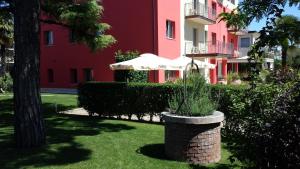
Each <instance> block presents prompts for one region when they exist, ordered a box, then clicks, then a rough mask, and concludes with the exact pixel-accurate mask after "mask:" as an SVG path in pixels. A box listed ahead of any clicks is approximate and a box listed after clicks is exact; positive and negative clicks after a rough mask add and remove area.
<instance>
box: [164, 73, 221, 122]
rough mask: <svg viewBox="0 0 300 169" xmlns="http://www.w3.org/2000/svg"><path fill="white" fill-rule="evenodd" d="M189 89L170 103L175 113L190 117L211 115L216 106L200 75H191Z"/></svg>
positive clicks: (173, 98)
mask: <svg viewBox="0 0 300 169" xmlns="http://www.w3.org/2000/svg"><path fill="white" fill-rule="evenodd" d="M187 83H188V85H189V86H188V88H187V90H186V91H184V90H185V89H183V90H181V91H179V92H176V93H175V94H174V95H173V96H172V97H171V98H170V101H169V106H170V108H171V110H172V112H173V113H177V114H178V115H188V116H207V115H211V114H212V113H213V111H214V110H215V109H216V104H215V103H214V102H213V101H212V100H211V98H210V89H209V86H208V85H207V84H206V81H205V79H204V77H202V76H201V75H200V74H195V73H194V74H190V76H189V77H188V78H187Z"/></svg>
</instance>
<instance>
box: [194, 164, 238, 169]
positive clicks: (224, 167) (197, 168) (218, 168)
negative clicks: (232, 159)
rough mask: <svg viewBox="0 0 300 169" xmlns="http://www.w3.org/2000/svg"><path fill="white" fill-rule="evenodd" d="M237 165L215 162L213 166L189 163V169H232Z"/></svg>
mask: <svg viewBox="0 0 300 169" xmlns="http://www.w3.org/2000/svg"><path fill="white" fill-rule="evenodd" d="M237 167H239V166H238V165H234V164H215V165H214V166H211V167H209V166H203V165H194V164H190V168H191V169H233V168H237Z"/></svg>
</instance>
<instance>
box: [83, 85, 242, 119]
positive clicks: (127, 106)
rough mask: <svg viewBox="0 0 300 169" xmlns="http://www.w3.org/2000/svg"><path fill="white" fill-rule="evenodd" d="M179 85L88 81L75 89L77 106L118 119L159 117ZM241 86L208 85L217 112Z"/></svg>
mask: <svg viewBox="0 0 300 169" xmlns="http://www.w3.org/2000/svg"><path fill="white" fill-rule="evenodd" d="M182 88H183V87H182V86H181V85H178V84H172V83H165V84H158V83H123V82H88V83H85V84H81V85H80V86H79V97H78V100H79V105H80V106H82V107H84V108H85V109H86V110H88V112H89V113H90V115H93V114H95V113H96V114H98V115H100V116H118V117H120V116H121V115H128V116H129V118H131V116H132V115H133V114H135V115H136V116H137V117H138V119H141V118H142V117H143V116H145V115H149V116H150V118H151V120H152V117H153V116H154V115H160V113H161V112H162V111H164V110H165V109H166V108H168V107H169V103H168V101H169V98H170V97H171V96H172V95H173V93H174V92H180V91H181V90H182ZM244 89H245V87H237V86H234V87H233V86H225V85H212V86H211V92H212V98H213V99H214V100H215V101H216V102H217V103H220V104H219V105H220V106H219V109H218V110H220V111H222V112H224V113H225V115H226V114H227V113H229V110H228V105H232V104H233V103H232V102H231V100H230V97H231V94H232V93H241V92H242V91H243V90H244Z"/></svg>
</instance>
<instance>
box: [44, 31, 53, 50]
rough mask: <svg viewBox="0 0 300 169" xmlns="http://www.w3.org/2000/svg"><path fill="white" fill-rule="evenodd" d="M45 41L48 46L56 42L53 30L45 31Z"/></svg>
mask: <svg viewBox="0 0 300 169" xmlns="http://www.w3.org/2000/svg"><path fill="white" fill-rule="evenodd" d="M45 43H46V45H48V46H51V45H53V44H54V37H53V31H50V30H49V31H45Z"/></svg>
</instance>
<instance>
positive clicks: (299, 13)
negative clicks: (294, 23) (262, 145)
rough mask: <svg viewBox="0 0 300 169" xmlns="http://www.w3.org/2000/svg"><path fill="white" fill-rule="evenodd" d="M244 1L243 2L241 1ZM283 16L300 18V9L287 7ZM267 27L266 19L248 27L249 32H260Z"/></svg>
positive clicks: (253, 22) (254, 22)
mask: <svg viewBox="0 0 300 169" xmlns="http://www.w3.org/2000/svg"><path fill="white" fill-rule="evenodd" d="M240 1H242V0H240ZM283 15H294V16H297V17H299V18H300V10H299V9H298V7H295V6H293V7H289V6H288V5H286V7H285V8H284V12H283ZM265 25H266V18H263V19H261V20H260V21H259V22H257V21H256V20H254V21H252V23H251V24H250V25H249V26H248V30H249V31H260V30H261V28H262V27H264V26H265Z"/></svg>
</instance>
